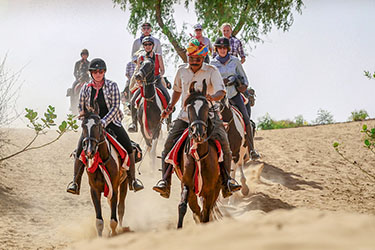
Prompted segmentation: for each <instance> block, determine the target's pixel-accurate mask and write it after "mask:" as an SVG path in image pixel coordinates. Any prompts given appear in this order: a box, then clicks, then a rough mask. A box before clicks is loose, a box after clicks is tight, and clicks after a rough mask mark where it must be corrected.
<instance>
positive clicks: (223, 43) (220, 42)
mask: <svg viewBox="0 0 375 250" xmlns="http://www.w3.org/2000/svg"><path fill="white" fill-rule="evenodd" d="M214 45H215V46H216V47H228V48H229V47H230V43H229V39H228V38H226V37H219V38H217V39H216V41H215V44H214Z"/></svg>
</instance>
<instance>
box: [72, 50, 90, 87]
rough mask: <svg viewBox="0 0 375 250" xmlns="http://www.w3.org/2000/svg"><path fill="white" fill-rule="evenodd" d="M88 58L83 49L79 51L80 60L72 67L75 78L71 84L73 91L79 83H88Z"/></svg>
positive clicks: (86, 52) (86, 51) (87, 53)
mask: <svg viewBox="0 0 375 250" xmlns="http://www.w3.org/2000/svg"><path fill="white" fill-rule="evenodd" d="M88 57H89V51H88V50H87V49H83V50H82V51H81V60H79V61H77V62H76V63H75V65H74V77H75V78H76V80H75V82H74V83H73V89H74V88H75V86H76V85H77V84H78V83H79V82H88V81H89V80H90V76H89V65H90V61H89V60H87V58H88Z"/></svg>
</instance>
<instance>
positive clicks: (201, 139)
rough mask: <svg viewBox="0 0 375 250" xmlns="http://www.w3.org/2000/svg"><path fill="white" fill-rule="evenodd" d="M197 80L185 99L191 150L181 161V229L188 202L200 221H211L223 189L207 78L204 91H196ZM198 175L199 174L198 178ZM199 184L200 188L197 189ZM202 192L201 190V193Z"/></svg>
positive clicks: (179, 226) (179, 220)
mask: <svg viewBox="0 0 375 250" xmlns="http://www.w3.org/2000/svg"><path fill="white" fill-rule="evenodd" d="M195 83H196V82H192V83H191V84H190V88H189V92H190V94H189V97H188V98H187V99H186V101H185V107H186V110H187V112H188V117H189V127H188V129H189V135H188V138H187V140H186V144H187V148H189V153H185V154H183V157H181V163H180V166H181V171H182V173H183V175H182V181H181V189H182V191H181V202H180V203H179V205H178V224H177V228H181V227H182V225H183V219H184V216H185V214H186V210H187V204H189V207H190V209H191V210H192V212H193V214H194V216H195V219H197V221H200V222H203V223H206V222H208V221H209V220H210V214H211V212H212V210H213V208H214V207H215V205H216V200H217V198H218V196H219V193H220V189H221V180H220V169H219V158H218V150H217V146H216V145H215V143H213V142H212V141H210V140H209V138H210V135H209V133H210V132H212V130H213V125H212V124H211V123H210V121H209V109H210V108H209V103H208V101H207V99H206V91H207V85H206V81H205V80H203V88H202V91H196V90H195V88H194V85H195ZM189 142H190V145H189ZM192 148H193V149H195V151H194V152H193V151H191V149H192ZM197 171H198V172H199V173H198V172H197ZM197 173H198V175H197ZM196 176H198V177H197V178H196ZM200 178H201V180H202V181H201V188H199V186H200V185H196V184H197V183H196V182H195V181H196V179H200ZM197 186H198V188H199V190H197V188H196V187H197ZM194 191H195V192H194ZM198 191H199V193H197V192H198ZM196 193H197V194H196ZM198 195H199V196H200V197H201V198H202V199H203V204H202V205H203V206H202V209H201V207H200V206H199V204H198V200H197V199H198V197H197V196H198Z"/></svg>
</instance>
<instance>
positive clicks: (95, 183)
mask: <svg viewBox="0 0 375 250" xmlns="http://www.w3.org/2000/svg"><path fill="white" fill-rule="evenodd" d="M96 107H97V105H96ZM98 113H99V112H98V110H97V109H96V110H95V112H94V113H92V112H88V111H85V114H84V119H83V121H82V136H83V141H82V143H83V151H84V153H85V157H86V161H85V162H86V170H87V175H88V180H89V184H90V192H91V199H92V202H93V204H94V207H95V212H96V229H97V232H98V236H102V232H103V227H104V222H103V217H102V209H101V194H102V193H104V192H105V189H106V187H105V186H106V185H108V183H106V179H105V178H106V177H105V175H106V174H107V177H108V176H109V179H110V183H111V186H112V188H110V191H111V190H112V192H110V194H109V196H108V199H109V200H108V203H109V205H110V207H111V222H110V227H111V230H112V232H111V235H112V236H113V235H116V227H117V225H118V223H117V209H118V217H119V220H120V222H119V226H120V228H122V221H123V217H124V212H125V197H126V193H127V186H128V179H127V178H126V171H125V169H124V168H122V166H121V159H120V157H119V156H118V155H117V152H116V150H115V148H114V147H113V146H112V145H111V144H110V143H109V142H108V140H107V139H106V137H105V133H106V132H105V131H104V128H103V126H102V124H101V119H100V117H99V115H98ZM97 156H99V159H100V160H101V161H102V163H100V164H99V166H97V168H96V170H94V171H93V169H92V167H93V166H95V163H96V162H95V161H96V160H97V159H98V157H97ZM107 181H108V179H107ZM107 187H108V186H107Z"/></svg>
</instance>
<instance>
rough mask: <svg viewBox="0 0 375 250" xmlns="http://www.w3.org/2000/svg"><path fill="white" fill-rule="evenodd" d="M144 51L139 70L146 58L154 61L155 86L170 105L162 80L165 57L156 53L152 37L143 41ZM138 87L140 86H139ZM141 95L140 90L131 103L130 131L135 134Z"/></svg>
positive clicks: (138, 61) (138, 65) (138, 64)
mask: <svg viewBox="0 0 375 250" xmlns="http://www.w3.org/2000/svg"><path fill="white" fill-rule="evenodd" d="M142 45H143V49H144V51H145V52H146V54H145V55H140V56H139V57H138V60H137V69H139V67H140V66H141V64H142V62H143V61H144V59H145V57H147V58H151V59H152V60H153V61H154V65H155V73H154V75H155V78H156V83H155V86H156V87H158V88H159V89H160V90H161V91H162V92H163V95H164V96H165V98H166V100H167V103H169V100H170V96H169V93H168V91H167V89H166V87H165V86H164V85H163V83H162V80H161V79H162V78H163V75H164V72H165V70H164V62H163V57H162V55H161V54H159V53H155V52H154V45H155V44H154V39H153V38H152V37H150V36H146V37H145V38H143V40H142ZM137 85H138V84H137ZM134 87H138V86H130V89H134ZM139 94H140V89H139V88H138V89H137V91H135V92H134V94H133V97H132V101H131V112H132V123H131V124H129V127H128V131H129V132H131V133H133V132H137V131H138V125H137V109H136V108H135V100H137V97H138V96H139Z"/></svg>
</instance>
